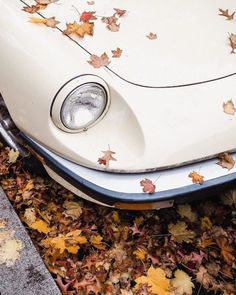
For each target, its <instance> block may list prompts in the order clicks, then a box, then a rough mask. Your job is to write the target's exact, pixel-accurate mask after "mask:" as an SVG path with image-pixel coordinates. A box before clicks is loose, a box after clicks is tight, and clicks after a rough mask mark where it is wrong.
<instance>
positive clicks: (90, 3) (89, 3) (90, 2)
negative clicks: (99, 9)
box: [87, 1, 95, 5]
mask: <svg viewBox="0 0 236 295" xmlns="http://www.w3.org/2000/svg"><path fill="white" fill-rule="evenodd" d="M87 4H88V5H94V4H95V2H94V1H87Z"/></svg>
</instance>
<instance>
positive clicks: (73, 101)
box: [61, 83, 107, 130]
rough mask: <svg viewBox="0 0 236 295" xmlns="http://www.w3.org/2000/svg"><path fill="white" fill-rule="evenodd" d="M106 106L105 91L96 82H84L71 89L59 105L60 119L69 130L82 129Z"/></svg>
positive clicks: (101, 112)
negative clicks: (60, 105)
mask: <svg viewBox="0 0 236 295" xmlns="http://www.w3.org/2000/svg"><path fill="white" fill-rule="evenodd" d="M106 106H107V93H106V90H105V89H104V87H103V86H102V85H100V84H97V83H86V84H83V85H81V86H79V87H78V88H76V89H75V90H73V91H72V92H71V93H70V94H69V95H68V96H67V97H66V99H65V101H64V102H63V104H62V107H61V121H62V123H63V125H64V126H65V127H66V128H68V129H71V130H83V129H87V128H88V127H89V126H91V125H93V124H94V123H95V122H96V121H97V120H98V119H99V117H101V116H102V114H103V113H104V111H105V109H106Z"/></svg>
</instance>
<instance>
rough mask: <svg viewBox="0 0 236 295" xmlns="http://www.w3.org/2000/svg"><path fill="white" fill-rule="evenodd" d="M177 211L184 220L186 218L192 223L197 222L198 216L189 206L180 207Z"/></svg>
mask: <svg viewBox="0 0 236 295" xmlns="http://www.w3.org/2000/svg"><path fill="white" fill-rule="evenodd" d="M177 211H178V213H179V215H180V216H181V217H182V218H184V217H186V218H188V219H189V220H190V221H191V222H195V221H196V220H197V214H196V213H195V212H193V211H192V208H191V206H190V205H189V204H184V205H179V206H178V209H177Z"/></svg>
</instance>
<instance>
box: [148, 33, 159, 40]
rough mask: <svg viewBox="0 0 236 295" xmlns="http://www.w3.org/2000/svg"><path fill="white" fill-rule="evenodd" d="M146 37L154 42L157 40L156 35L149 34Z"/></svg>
mask: <svg viewBox="0 0 236 295" xmlns="http://www.w3.org/2000/svg"><path fill="white" fill-rule="evenodd" d="M146 37H147V38H148V39H150V40H155V39H157V34H155V33H152V32H150V33H149V34H148V35H147V36H146Z"/></svg>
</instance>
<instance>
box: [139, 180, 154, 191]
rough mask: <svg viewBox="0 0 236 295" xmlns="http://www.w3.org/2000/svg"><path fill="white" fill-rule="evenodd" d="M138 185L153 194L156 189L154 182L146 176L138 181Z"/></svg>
mask: <svg viewBox="0 0 236 295" xmlns="http://www.w3.org/2000/svg"><path fill="white" fill-rule="evenodd" d="M140 185H141V186H142V187H143V192H144V193H148V194H154V193H155V190H156V186H155V184H154V183H153V182H152V181H151V180H150V179H148V178H145V179H143V180H141V181H140Z"/></svg>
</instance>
